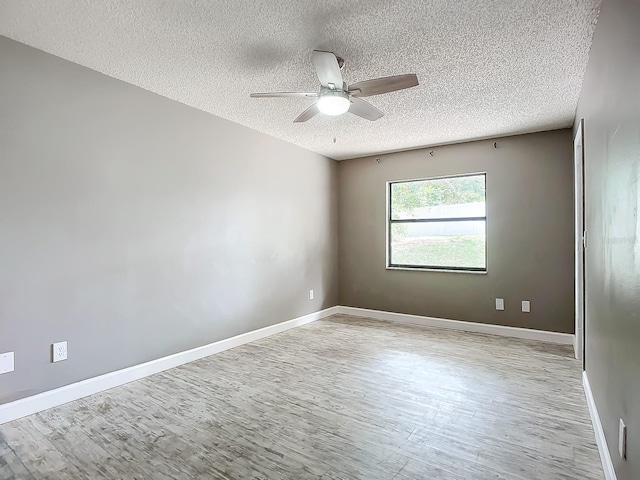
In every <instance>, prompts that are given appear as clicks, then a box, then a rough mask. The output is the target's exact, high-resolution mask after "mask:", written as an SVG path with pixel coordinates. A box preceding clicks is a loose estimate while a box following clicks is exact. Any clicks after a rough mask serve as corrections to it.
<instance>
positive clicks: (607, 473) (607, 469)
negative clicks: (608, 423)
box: [582, 372, 616, 480]
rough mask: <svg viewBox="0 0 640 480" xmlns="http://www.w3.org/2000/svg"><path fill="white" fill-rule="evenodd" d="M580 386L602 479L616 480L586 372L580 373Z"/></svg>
mask: <svg viewBox="0 0 640 480" xmlns="http://www.w3.org/2000/svg"><path fill="white" fill-rule="evenodd" d="M582 385H583V386H584V393H585V395H586V397H587V406H588V407H589V414H590V415H591V423H593V432H594V433H595V435H596V443H597V444H598V450H599V451H600V461H601V462H602V469H603V470H604V478H605V479H606V480H616V471H615V469H614V468H613V462H612V461H611V455H610V454H609V447H608V446H607V439H606V438H605V436H604V430H603V429H602V423H600V416H599V415H598V409H597V408H596V402H595V400H594V399H593V393H592V392H591V385H589V378H588V377H587V372H582Z"/></svg>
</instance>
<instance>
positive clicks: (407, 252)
mask: <svg viewBox="0 0 640 480" xmlns="http://www.w3.org/2000/svg"><path fill="white" fill-rule="evenodd" d="M388 188H389V216H388V228H389V230H388V236H387V257H388V258H387V267H388V268H415V269H425V270H459V271H472V272H486V271H487V212H486V174H484V173H474V174H470V175H459V176H455V177H440V178H431V179H425V180H412V181H402V182H389V183H388Z"/></svg>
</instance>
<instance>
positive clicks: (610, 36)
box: [576, 0, 640, 480]
mask: <svg viewBox="0 0 640 480" xmlns="http://www.w3.org/2000/svg"><path fill="white" fill-rule="evenodd" d="M581 118H584V149H585V188H586V192H585V201H586V209H585V213H586V216H585V227H586V230H587V248H586V250H585V258H586V325H585V331H586V352H585V358H586V369H587V375H588V377H589V383H590V384H591V389H592V391H593V396H594V399H595V402H596V405H597V408H598V413H599V415H600V420H601V422H602V428H603V429H604V433H605V436H606V438H607V445H608V447H609V450H610V452H611V458H612V460H613V463H614V466H615V469H616V473H617V477H618V480H637V479H639V478H640V348H639V347H640V221H639V220H638V214H639V213H640V186H639V182H640V2H638V1H636V0H633V1H632V0H604V2H603V3H602V9H601V12H600V16H599V19H598V25H597V28H596V32H595V35H594V38H593V45H592V47H591V54H590V57H589V64H588V66H587V71H586V74H585V79H584V84H583V86H582V93H581V95H580V102H579V104H578V111H577V115H576V125H577V123H578V122H579V121H580V119H581ZM620 418H622V419H624V421H625V423H626V425H627V428H628V438H627V442H628V452H627V457H628V458H627V460H626V461H624V460H622V459H621V458H620V456H619V454H618V422H619V419H620Z"/></svg>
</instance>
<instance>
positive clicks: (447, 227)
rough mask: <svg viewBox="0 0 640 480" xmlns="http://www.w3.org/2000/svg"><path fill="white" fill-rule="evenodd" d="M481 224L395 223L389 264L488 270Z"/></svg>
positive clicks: (482, 225)
mask: <svg viewBox="0 0 640 480" xmlns="http://www.w3.org/2000/svg"><path fill="white" fill-rule="evenodd" d="M485 223H486V222H485V221H484V220H480V221H461V222H460V221H459V222H456V221H451V222H436V223H394V224H392V225H391V238H390V242H391V250H390V257H391V258H390V264H391V265H392V266H393V265H404V266H420V267H449V268H451V267H454V268H481V269H486V258H485V243H486V228H485V227H486V225H485Z"/></svg>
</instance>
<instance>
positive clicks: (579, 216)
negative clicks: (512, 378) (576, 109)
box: [573, 119, 587, 370]
mask: <svg viewBox="0 0 640 480" xmlns="http://www.w3.org/2000/svg"><path fill="white" fill-rule="evenodd" d="M583 137H584V119H581V120H580V124H579V125H578V130H577V132H576V136H575V138H574V140H573V166H574V175H573V178H574V188H573V192H574V212H575V216H574V218H575V249H574V251H575V305H576V318H575V322H576V325H575V339H574V342H575V343H574V351H575V355H576V358H577V359H578V360H582V368H583V370H584V367H585V358H584V357H585V348H584V339H585V332H584V331H585V264H584V263H585V262H584V260H585V257H584V252H585V247H586V243H587V236H586V231H585V228H584V142H583Z"/></svg>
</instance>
